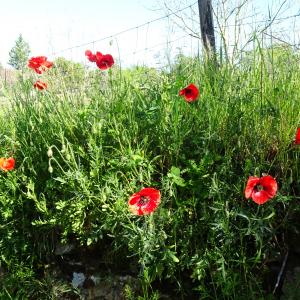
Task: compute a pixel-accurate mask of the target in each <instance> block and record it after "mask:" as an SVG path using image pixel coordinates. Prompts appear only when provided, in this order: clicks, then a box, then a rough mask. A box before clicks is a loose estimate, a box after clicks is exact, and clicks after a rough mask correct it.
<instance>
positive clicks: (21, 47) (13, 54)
mask: <svg viewBox="0 0 300 300" xmlns="http://www.w3.org/2000/svg"><path fill="white" fill-rule="evenodd" d="M29 54H30V48H29V44H28V43H27V42H26V41H25V40H24V39H23V37H22V34H20V35H19V37H18V39H17V40H16V43H15V46H14V47H13V48H12V49H11V50H10V51H9V61H8V64H9V65H11V66H12V67H14V68H15V69H16V70H20V71H23V70H24V68H25V67H26V65H27V61H28V57H29Z"/></svg>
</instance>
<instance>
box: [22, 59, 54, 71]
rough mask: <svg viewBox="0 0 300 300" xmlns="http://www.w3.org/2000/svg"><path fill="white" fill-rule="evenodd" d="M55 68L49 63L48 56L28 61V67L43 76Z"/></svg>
mask: <svg viewBox="0 0 300 300" xmlns="http://www.w3.org/2000/svg"><path fill="white" fill-rule="evenodd" d="M52 66H53V62H51V61H48V60H47V57H46V56H36V57H32V58H31V59H30V60H29V61H28V67H29V68H31V69H33V70H34V71H35V72H36V73H38V74H42V73H43V72H44V71H46V70H47V69H49V68H51V67H52Z"/></svg>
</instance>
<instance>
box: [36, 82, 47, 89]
mask: <svg viewBox="0 0 300 300" xmlns="http://www.w3.org/2000/svg"><path fill="white" fill-rule="evenodd" d="M33 86H34V87H35V88H36V89H39V90H40V91H41V90H45V89H47V83H45V82H43V81H40V80H37V81H36V83H35V84H34V85H33Z"/></svg>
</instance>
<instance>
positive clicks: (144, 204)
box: [128, 188, 160, 216]
mask: <svg viewBox="0 0 300 300" xmlns="http://www.w3.org/2000/svg"><path fill="white" fill-rule="evenodd" d="M159 203H160V191H159V190H156V189H154V188H143V189H141V190H140V191H139V192H138V193H135V194H133V195H132V196H131V197H130V199H129V201H128V205H129V210H130V211H131V212H132V213H133V214H134V215H139V216H141V215H147V214H151V213H152V212H153V211H154V210H155V209H156V208H157V206H158V205H159Z"/></svg>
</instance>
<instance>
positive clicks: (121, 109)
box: [0, 46, 300, 299]
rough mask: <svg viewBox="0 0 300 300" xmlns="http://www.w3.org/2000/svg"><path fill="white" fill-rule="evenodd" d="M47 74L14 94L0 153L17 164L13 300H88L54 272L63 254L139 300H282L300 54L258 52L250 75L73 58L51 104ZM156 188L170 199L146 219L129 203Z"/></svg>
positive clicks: (1, 183)
mask: <svg viewBox="0 0 300 300" xmlns="http://www.w3.org/2000/svg"><path fill="white" fill-rule="evenodd" d="M59 66H60V67H59ZM34 76H35V75H33V74H32V73H31V75H30V76H29V77H27V78H26V77H24V78H23V79H22V80H19V82H18V83H17V84H15V85H14V86H13V88H10V89H9V90H7V94H8V95H9V105H7V106H5V107H3V109H2V111H1V118H0V122H1V128H2V130H1V135H0V142H1V148H0V156H1V157H9V156H13V157H14V158H15V161H16V165H15V169H14V170H13V171H8V172H2V173H1V176H0V236H1V239H0V252H1V257H0V261H1V276H0V297H1V299H79V298H80V297H81V296H80V291H78V290H77V291H76V290H75V289H73V288H72V286H71V285H70V284H68V283H67V282H62V281H60V280H59V279H58V278H55V276H53V274H51V272H49V271H47V270H48V269H49V265H51V264H52V263H53V262H55V261H56V258H55V255H54V252H55V249H56V248H57V245H59V244H66V245H68V244H72V245H73V246H74V247H75V249H76V253H84V252H86V251H94V253H98V255H99V257H101V259H102V260H103V268H107V266H108V265H109V268H110V269H111V268H116V269H122V270H124V269H125V270H127V273H128V274H132V275H133V276H135V277H136V278H139V280H140V286H139V288H137V289H134V288H133V287H131V286H130V285H127V286H126V289H125V290H126V292H125V291H124V295H126V297H127V299H160V295H161V294H163V293H164V291H165V290H166V289H168V290H169V292H170V293H175V295H177V296H176V297H177V299H189V298H192V299H193V297H194V299H267V298H268V297H269V298H270V299H272V298H273V295H272V290H273V288H274V285H275V282H276V281H274V280H273V281H272V282H271V283H270V282H269V281H268V280H266V279H267V278H270V277H271V275H270V265H271V263H272V262H276V261H277V262H279V263H281V259H282V256H283V255H284V253H285V251H286V249H287V248H288V247H289V244H288V240H286V239H285V236H286V234H288V233H291V232H294V229H295V228H294V224H295V222H296V221H295V220H296V218H297V216H299V208H298V207H299V206H298V204H299V192H300V189H299V180H300V179H299V178H300V177H299V172H300V160H299V149H300V148H299V146H297V145H295V144H294V143H293V140H294V137H295V134H296V130H297V127H298V125H299V123H300V88H299V87H300V81H299V78H300V69H299V56H298V53H297V52H294V51H293V50H292V49H290V48H288V47H282V46H273V47H271V48H268V49H262V48H260V47H258V48H256V49H255V50H253V51H251V52H249V53H248V54H247V56H246V57H244V58H243V59H242V60H241V61H240V63H239V64H236V65H232V64H230V63H222V64H221V63H220V64H218V65H215V64H210V63H208V62H206V61H204V60H202V59H201V58H198V57H195V58H190V57H184V56H179V57H178V58H177V60H176V62H175V63H174V64H173V65H170V66H169V68H168V69H166V70H162V71H157V70H155V69H151V68H147V67H135V68H132V69H124V70H122V69H120V68H118V66H117V65H115V66H114V67H113V68H111V69H109V70H108V71H105V72H102V71H100V70H85V69H84V67H82V66H81V65H76V66H75V64H74V63H72V62H67V61H64V60H63V59H61V61H58V62H57V64H56V62H54V65H53V67H52V69H51V70H49V72H48V73H47V74H45V75H43V76H44V79H45V80H46V81H47V82H48V89H47V90H44V91H39V90H35V89H33V82H34V81H35V79H33V77H34ZM190 83H194V84H195V85H197V86H198V88H199V91H200V96H199V99H198V101H196V102H192V103H188V102H186V101H184V99H183V98H182V97H180V96H179V95H178V93H179V91H180V90H181V89H182V88H184V87H185V86H187V85H188V84H190ZM264 173H265V174H269V175H271V176H272V177H273V178H275V179H276V181H277V183H278V191H277V194H276V196H275V197H274V198H273V199H271V200H270V201H268V202H266V203H265V204H263V205H257V204H256V203H254V202H253V201H252V200H251V199H249V200H247V199H246V198H245V195H244V190H245V186H246V183H247V180H248V178H249V176H258V177H261V176H262V175H263V174H264ZM143 187H152V188H155V189H157V190H159V191H160V193H161V202H160V204H159V206H158V208H157V209H156V210H155V212H153V213H152V214H150V215H144V216H136V215H133V214H132V213H131V212H130V210H129V209H128V199H129V198H130V196H131V195H132V194H134V193H136V192H138V191H139V190H141V189H142V188H143ZM62 256H63V255H62ZM128 266H130V267H128ZM277 274H278V273H276V275H277ZM124 297H125V296H124ZM173 299H175V298H174V296H173Z"/></svg>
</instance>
